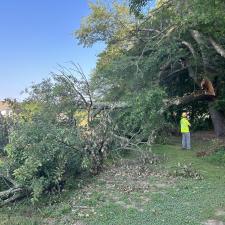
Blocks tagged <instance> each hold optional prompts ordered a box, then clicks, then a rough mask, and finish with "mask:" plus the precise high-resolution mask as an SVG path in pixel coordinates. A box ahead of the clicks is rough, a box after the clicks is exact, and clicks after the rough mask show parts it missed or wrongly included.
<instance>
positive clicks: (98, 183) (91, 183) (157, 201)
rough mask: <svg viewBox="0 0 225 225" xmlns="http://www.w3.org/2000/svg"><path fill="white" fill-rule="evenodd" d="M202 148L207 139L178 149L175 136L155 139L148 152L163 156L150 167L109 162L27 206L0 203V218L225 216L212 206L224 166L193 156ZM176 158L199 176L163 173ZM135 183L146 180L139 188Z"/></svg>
mask: <svg viewBox="0 0 225 225" xmlns="http://www.w3.org/2000/svg"><path fill="white" fill-rule="evenodd" d="M205 148H210V143H206V144H204V142H198V143H197V144H195V145H194V147H193V150H191V151H182V150H181V149H180V146H179V144H178V142H175V144H173V145H155V146H154V148H153V151H154V153H156V154H157V155H160V156H165V158H166V160H165V162H163V163H161V164H159V165H156V166H154V165H153V166H150V165H149V168H148V170H147V171H152V173H150V174H147V173H146V174H145V176H143V177H138V173H137V171H138V170H139V169H141V168H142V167H141V165H139V167H134V168H133V172H132V173H131V174H129V169H128V170H126V168H125V167H121V169H119V168H118V167H115V168H113V169H112V170H110V171H106V172H104V173H103V174H101V175H99V176H97V177H95V178H93V179H89V180H88V181H87V182H86V183H84V184H83V185H82V184H81V185H77V182H78V181H75V182H74V185H73V182H71V183H70V190H67V191H65V192H64V193H63V194H62V195H61V196H54V197H51V198H50V197H49V198H47V199H45V200H43V201H42V202H41V203H39V205H36V206H30V205H29V203H28V201H27V200H24V201H22V202H20V203H18V204H15V205H11V206H8V207H5V208H2V209H0V215H1V220H0V224H1V225H3V224H7V225H8V224H9V225H10V224H22V225H23V224H24V225H25V224H38V225H39V224H58V225H60V224H66V225H69V224H75V222H76V221H81V222H82V223H83V224H89V225H113V224H115V225H126V224H129V225H139V224H140V225H145V224H146V225H151V224H152V225H153V224H154V225H165V224H166V225H182V224H189V225H200V224H202V222H204V221H206V220H207V219H218V220H220V221H225V215H224V214H223V213H221V214H220V215H216V211H217V210H221V211H222V212H223V211H224V212H225V170H224V169H225V168H224V167H222V166H219V165H215V164H213V163H211V162H210V161H207V160H204V159H202V158H198V157H196V152H197V151H200V150H203V149H205ZM178 163H179V164H181V165H189V164H190V163H191V167H192V168H193V169H195V170H196V171H198V172H199V173H200V174H202V175H203V177H204V179H202V180H196V179H192V178H182V177H176V178H174V177H171V176H170V175H168V174H170V172H172V171H174V169H177V165H178ZM168 172H169V173H168ZM143 173H144V172H143ZM135 176H137V177H135ZM129 181H130V182H129ZM79 182H81V181H79ZM138 185H139V186H141V185H142V186H143V185H147V186H146V187H145V188H141V187H140V189H139V188H138V187H139V186H138ZM73 186H81V188H75V187H74V188H73ZM129 188H133V189H132V190H130V191H129Z"/></svg>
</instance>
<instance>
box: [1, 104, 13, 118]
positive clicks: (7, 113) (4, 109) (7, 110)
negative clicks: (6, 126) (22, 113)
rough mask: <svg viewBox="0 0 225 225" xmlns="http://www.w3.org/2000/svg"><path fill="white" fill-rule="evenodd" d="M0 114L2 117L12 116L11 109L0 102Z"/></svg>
mask: <svg viewBox="0 0 225 225" xmlns="http://www.w3.org/2000/svg"><path fill="white" fill-rule="evenodd" d="M0 113H1V114H2V115H3V116H10V115H11V114H12V109H11V107H10V105H9V104H8V103H7V102H4V101H0Z"/></svg>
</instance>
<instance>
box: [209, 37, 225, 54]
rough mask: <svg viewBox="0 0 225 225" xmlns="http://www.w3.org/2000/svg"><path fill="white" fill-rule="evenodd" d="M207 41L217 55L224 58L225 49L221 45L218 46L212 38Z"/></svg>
mask: <svg viewBox="0 0 225 225" xmlns="http://www.w3.org/2000/svg"><path fill="white" fill-rule="evenodd" d="M209 41H210V43H211V44H212V46H213V48H214V49H215V50H216V52H217V53H218V54H220V55H221V56H222V57H223V58H225V49H224V48H223V46H222V45H220V44H218V43H217V42H216V41H215V40H214V39H213V38H212V37H209Z"/></svg>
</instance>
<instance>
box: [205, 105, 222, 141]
mask: <svg viewBox="0 0 225 225" xmlns="http://www.w3.org/2000/svg"><path fill="white" fill-rule="evenodd" d="M209 113H210V116H211V119H212V123H213V127H214V131H215V134H216V136H217V137H224V136H225V116H224V114H223V113H222V112H220V111H218V110H216V109H215V108H214V105H213V102H211V103H209Z"/></svg>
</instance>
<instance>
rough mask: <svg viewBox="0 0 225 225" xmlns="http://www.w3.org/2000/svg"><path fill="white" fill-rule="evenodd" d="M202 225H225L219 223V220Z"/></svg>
mask: <svg viewBox="0 0 225 225" xmlns="http://www.w3.org/2000/svg"><path fill="white" fill-rule="evenodd" d="M203 224H204V225H225V223H224V222H222V221H219V220H207V221H206V222H204V223H203Z"/></svg>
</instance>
